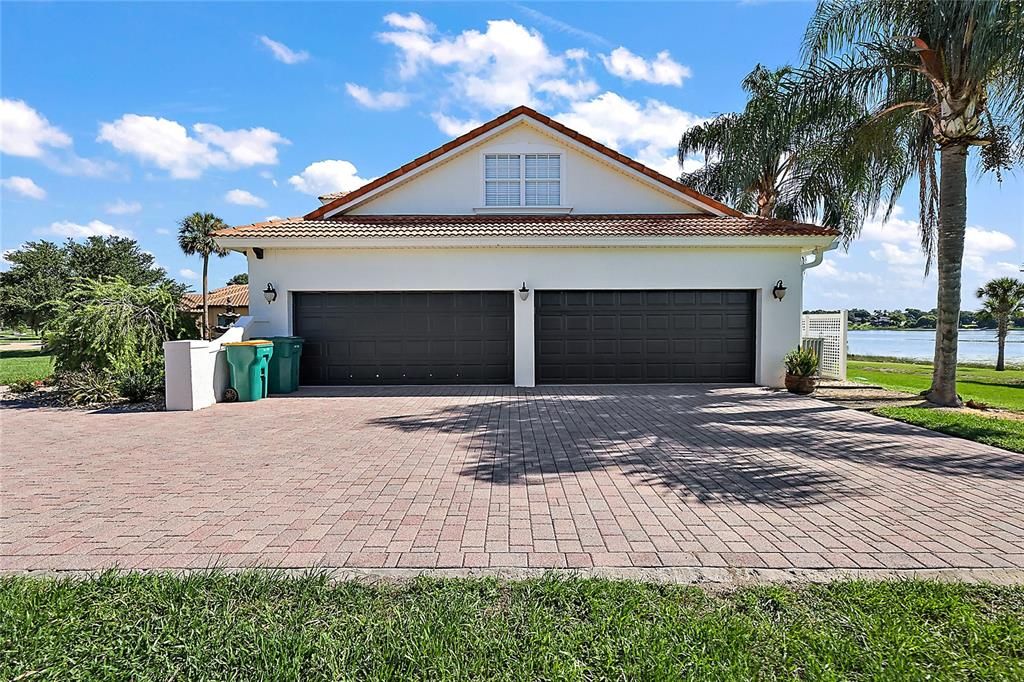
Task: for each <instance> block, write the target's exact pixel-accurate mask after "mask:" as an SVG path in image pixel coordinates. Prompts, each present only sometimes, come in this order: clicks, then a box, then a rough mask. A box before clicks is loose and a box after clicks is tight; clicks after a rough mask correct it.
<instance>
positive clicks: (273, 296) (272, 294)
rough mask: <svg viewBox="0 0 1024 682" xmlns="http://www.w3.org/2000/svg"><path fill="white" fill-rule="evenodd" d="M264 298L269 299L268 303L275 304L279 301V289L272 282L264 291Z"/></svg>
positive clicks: (268, 283)
mask: <svg viewBox="0 0 1024 682" xmlns="http://www.w3.org/2000/svg"><path fill="white" fill-rule="evenodd" d="M263 298H265V299H267V303H273V302H274V301H276V300H277V289H275V288H274V285H273V284H271V283H270V282H267V288H266V289H264V290H263Z"/></svg>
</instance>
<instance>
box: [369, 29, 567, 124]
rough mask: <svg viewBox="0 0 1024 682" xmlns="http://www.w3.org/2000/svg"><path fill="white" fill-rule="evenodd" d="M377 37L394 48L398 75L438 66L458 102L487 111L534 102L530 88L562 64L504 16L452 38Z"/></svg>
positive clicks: (409, 34) (555, 75) (416, 35)
mask: <svg viewBox="0 0 1024 682" xmlns="http://www.w3.org/2000/svg"><path fill="white" fill-rule="evenodd" d="M378 37H379V39H380V40H381V41H382V42H384V43H386V44H389V45H393V46H395V47H396V48H398V51H399V53H400V65H399V75H400V76H401V77H402V78H404V79H411V78H413V77H415V76H417V75H418V74H419V73H420V72H421V71H422V70H423V69H424V68H425V67H427V66H434V67H438V68H439V69H441V70H442V71H443V72H445V74H446V75H447V78H448V79H449V81H450V82H451V83H452V85H453V87H454V93H453V94H454V95H455V96H456V97H457V98H458V99H459V100H460V101H463V102H465V103H467V104H472V105H477V106H482V107H485V108H487V109H492V110H493V109H497V108H511V107H515V106H518V105H520V104H534V103H535V97H534V90H535V88H536V87H537V86H538V85H539V84H541V83H543V82H546V81H548V80H552V79H555V78H558V77H559V76H561V75H562V74H563V73H564V72H565V71H566V68H567V67H566V62H565V60H564V59H563V58H562V57H560V56H558V55H555V54H553V53H552V52H551V51H550V50H549V49H548V47H547V45H546V44H545V43H544V38H543V37H542V36H541V35H540V33H537V32H536V31H533V30H530V29H527V28H526V27H524V26H522V25H520V24H518V23H516V22H515V21H512V20H510V19H502V20H494V21H488V22H487V30H486V31H485V32H483V33H481V32H480V31H477V30H475V29H470V30H466V31H463V32H462V33H460V34H459V35H457V36H455V37H453V38H448V37H442V38H438V39H437V40H435V39H434V38H432V37H431V36H429V35H427V34H425V33H423V32H418V31H410V30H402V31H392V32H386V33H381V34H380V35H379V36H378Z"/></svg>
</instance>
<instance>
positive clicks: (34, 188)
mask: <svg viewBox="0 0 1024 682" xmlns="http://www.w3.org/2000/svg"><path fill="white" fill-rule="evenodd" d="M0 186H2V187H5V188H6V189H9V190H11V191H12V192H14V193H15V194H20V195H21V196H23V197H28V198H29V199H45V198H46V190H45V189H43V188H42V187H40V186H39V185H37V184H36V183H35V181H34V180H32V178H25V177H22V176H20V175H12V176H11V177H9V178H3V179H0Z"/></svg>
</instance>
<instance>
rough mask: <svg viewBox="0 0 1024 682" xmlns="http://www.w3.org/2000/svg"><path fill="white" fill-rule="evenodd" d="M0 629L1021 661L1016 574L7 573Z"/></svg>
mask: <svg viewBox="0 0 1024 682" xmlns="http://www.w3.org/2000/svg"><path fill="white" fill-rule="evenodd" d="M0 642H2V643H3V644H0V677H2V678H3V679H19V676H24V679H29V680H43V679H46V680H86V679H87V680H97V679H109V680H121V679H151V680H169V679H175V680H192V679H267V680H298V679H303V680H320V679H332V680H333V679H351V680H369V679H392V680H410V679H422V680H448V679H480V680H492V679H500V680H538V679H560V680H561V679H565V680H591V679H634V680H640V679H644V680H649V679H664V680H679V679H692V680H751V679H766V680H783V679H785V680H793V679H800V680H848V679H886V680H895V679H905V680H924V679H930V680H967V679H976V680H982V679H984V680H1011V679H1017V680H1019V679H1024V587H992V586H968V585H963V584H941V583H935V582H915V581H900V582H844V583H832V584H826V585H816V586H806V587H801V588H787V587H756V588H746V589H742V590H739V591H736V592H731V593H720V594H714V593H709V592H706V591H704V590H702V589H700V588H696V587H681V586H658V585H652V584H641V583H633V582H616V581H607V580H596V579H582V578H571V577H558V578H556V577H546V578H543V579H534V580H527V581H522V582H499V581H497V580H493V579H472V580H461V579H449V580H439V579H427V578H421V579H417V580H414V581H410V582H403V583H395V584H390V585H377V586H369V585H366V584H360V583H355V582H341V583H331V582H329V581H328V580H326V579H325V578H323V577H306V578H287V577H283V576H280V575H273V574H267V573H245V574H241V575H227V574H224V573H204V574H197V575H192V576H188V577H172V576H170V575H168V574H114V573H108V574H104V575H101V576H99V577H97V578H93V579H87V580H77V579H71V578H67V579H60V580H57V579H52V578H35V577H25V576H20V577H6V578H2V579H0Z"/></svg>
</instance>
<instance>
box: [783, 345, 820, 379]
mask: <svg viewBox="0 0 1024 682" xmlns="http://www.w3.org/2000/svg"><path fill="white" fill-rule="evenodd" d="M785 362H786V374H792V375H793V376H798V377H809V376H812V375H813V374H814V373H815V372H817V371H818V354H817V353H815V352H814V349H813V348H796V349H794V350H791V351H789V352H788V353H786V359H785Z"/></svg>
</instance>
